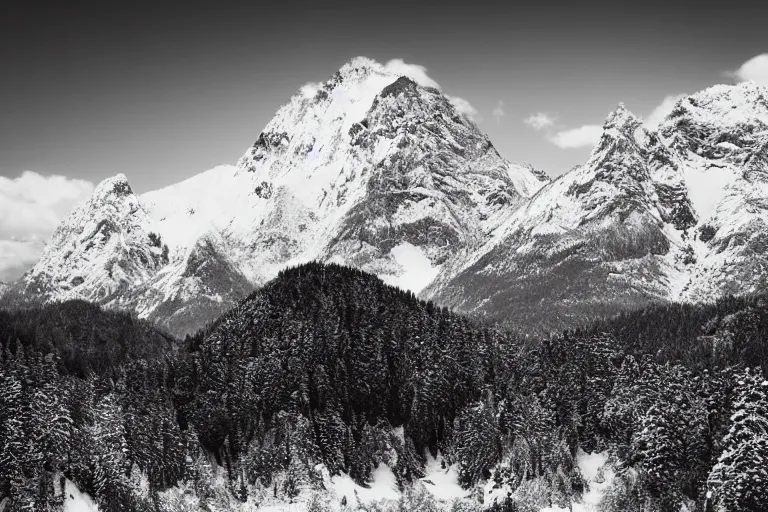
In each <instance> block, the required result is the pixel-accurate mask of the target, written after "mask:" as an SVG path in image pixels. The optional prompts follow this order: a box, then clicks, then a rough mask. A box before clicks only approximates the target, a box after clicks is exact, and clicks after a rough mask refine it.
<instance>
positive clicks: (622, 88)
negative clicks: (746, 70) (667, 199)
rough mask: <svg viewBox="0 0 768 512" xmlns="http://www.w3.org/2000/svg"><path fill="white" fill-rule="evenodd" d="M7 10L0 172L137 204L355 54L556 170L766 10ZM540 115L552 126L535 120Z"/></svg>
mask: <svg viewBox="0 0 768 512" xmlns="http://www.w3.org/2000/svg"><path fill="white" fill-rule="evenodd" d="M13 3H14V4H15V5H11V6H8V5H6V4H4V5H3V7H0V20H2V21H1V22H0V94H1V96H0V176H6V177H11V178H12V177H15V176H18V175H19V174H20V173H21V172H22V171H24V170H31V171H35V172H37V173H41V174H43V175H48V174H61V175H65V176H68V177H72V178H82V179H86V180H89V181H92V182H97V181H99V180H101V179H103V178H105V177H108V176H111V175H114V174H116V173H118V172H123V173H125V174H126V175H127V176H128V178H129V180H130V181H131V183H132V184H133V186H134V188H135V189H136V190H137V191H139V192H144V191H147V190H151V189H153V188H157V187H159V186H163V185H167V184H170V183H174V182H176V181H179V180H181V179H183V178H186V177H189V176H192V175H194V174H197V173H199V172H202V171H204V170H206V169H208V168H210V167H212V166H214V165H216V164H219V163H234V162H235V161H236V160H237V158H238V157H239V156H240V155H241V154H242V153H243V152H244V151H245V149H246V148H247V147H248V146H249V145H250V144H251V143H252V142H253V141H254V140H255V139H256V137H257V136H258V134H259V132H260V131H261V129H262V128H263V126H264V125H265V124H266V123H267V122H268V121H269V119H270V118H271V117H272V115H273V114H274V112H275V111H276V110H277V108H278V107H279V106H280V105H282V104H283V103H285V102H286V101H287V100H288V99H289V97H290V96H291V95H292V94H293V93H295V92H296V91H297V90H298V88H299V87H300V86H301V85H302V84H304V83H305V82H309V81H322V80H325V79H327V78H328V77H330V75H331V74H333V72H334V71H335V70H336V69H338V68H339V67H341V65H342V64H344V62H346V61H347V60H349V59H350V58H352V57H354V56H357V55H365V56H368V57H371V58H374V59H376V60H379V61H380V62H385V61H388V60H389V59H393V58H402V59H404V60H405V61H406V62H409V63H414V64H420V65H423V66H426V67H427V68H428V69H429V75H430V76H431V77H432V78H434V79H435V80H437V81H438V82H439V83H440V84H441V86H442V88H443V89H444V90H445V91H446V92H447V93H448V94H451V95H455V96H460V97H462V98H464V99H466V100H468V101H469V102H470V103H471V104H472V105H473V106H474V107H475V108H476V109H477V110H478V112H479V113H478V116H479V118H480V120H479V124H480V126H481V128H482V129H484V130H485V131H486V132H487V133H488V134H489V135H490V136H491V139H492V140H493V141H494V143H495V145H496V146H497V147H498V148H499V150H500V151H501V152H502V153H503V154H504V155H505V156H507V157H508V158H510V159H512V160H516V161H523V162H530V163H532V164H534V165H535V166H536V167H538V168H542V169H544V170H546V171H548V172H550V173H551V174H559V173H561V172H563V171H565V170H566V169H568V168H569V167H571V166H572V165H575V164H577V163H580V162H583V161H584V159H585V158H586V156H587V155H588V152H589V150H588V148H580V149H561V148H559V147H557V146H556V145H554V144H552V143H551V142H550V141H549V140H547V138H548V137H550V138H551V136H552V135H553V134H554V133H555V132H556V131H558V130H567V129H572V128H578V127H580V126H582V125H592V124H600V123H602V120H603V119H604V117H605V115H606V114H607V113H608V112H609V111H611V110H612V109H613V108H615V106H616V104H617V103H618V102H619V101H624V102H625V103H626V104H627V106H628V108H630V110H633V111H634V112H636V113H637V114H640V115H646V114H648V113H650V112H651V111H652V110H653V108H654V107H655V106H656V105H658V104H659V103H660V102H661V101H662V100H663V99H664V98H665V97H667V96H670V95H676V94H680V93H692V92H695V91H697V90H700V89H702V88H705V87H707V86H709V85H712V84H714V83H718V82H724V81H726V82H727V81H728V78H726V77H725V76H724V75H723V73H724V72H727V71H729V70H735V69H736V68H738V67H739V66H740V65H741V64H742V63H743V62H745V61H746V60H748V59H750V58H752V57H754V56H755V55H758V54H760V53H763V52H766V51H768V24H767V20H768V1H766V0H759V1H751V2H750V1H747V2H739V1H736V2H734V1H729V2H717V3H715V2H709V1H707V0H702V1H698V2H687V4H688V5H684V4H682V3H681V4H675V2H670V1H667V2H663V3H654V2H631V5H625V4H626V3H625V2H620V1H614V2H605V3H602V4H600V3H591V4H579V3H577V2H568V3H565V2H546V1H538V2H514V1H512V0H509V1H507V2H506V4H508V5H506V6H497V5H494V4H496V2H494V3H483V2H480V1H465V2H462V3H461V5H460V6H458V7H453V6H451V5H450V4H449V3H447V2H441V3H435V4H433V5H429V6H423V7H422V6H420V7H416V6H414V5H409V4H408V3H403V4H398V3H397V2H392V1H382V2H376V4H375V6H374V5H369V4H372V2H365V1H360V2H356V3H354V4H352V3H350V4H347V5H342V4H338V3H337V4H333V3H331V2H326V1H319V2H315V3H313V4H311V5H310V6H307V5H305V4H303V3H296V2H290V1H280V0H274V1H269V2H262V1H256V0H254V1H251V2H248V3H243V4H229V3H226V2H207V3H194V2H183V3H182V2H179V3H175V4H163V6H157V5H154V6H153V5H152V4H146V5H144V4H139V3H129V2H121V3H120V4H119V5H116V2H111V1H103V2H99V3H89V4H85V3H77V2H58V3H56V4H54V3H42V2H35V1H33V0H22V1H17V2H13ZM500 102H503V105H502V109H501V110H503V112H504V115H503V116H501V115H497V116H494V115H493V114H492V112H493V110H494V108H496V107H498V106H499V105H500ZM536 112H543V113H546V114H548V115H549V116H550V117H551V118H555V119H556V121H555V123H554V124H553V125H552V126H550V127H547V128H543V129H542V130H540V131H536V130H534V129H532V128H531V127H530V126H527V125H526V124H525V123H523V119H525V118H526V117H528V116H529V115H531V114H533V113H536ZM497 114H500V111H497Z"/></svg>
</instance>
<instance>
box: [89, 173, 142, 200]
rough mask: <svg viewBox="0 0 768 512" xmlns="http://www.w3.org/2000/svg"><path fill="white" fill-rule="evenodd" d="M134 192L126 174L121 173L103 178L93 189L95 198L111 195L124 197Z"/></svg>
mask: <svg viewBox="0 0 768 512" xmlns="http://www.w3.org/2000/svg"><path fill="white" fill-rule="evenodd" d="M132 194H133V189H132V188H131V185H130V184H129V183H128V178H127V177H126V176H125V174H123V173H120V174H116V175H115V176H112V177H111V178H107V179H105V180H103V181H102V182H101V183H99V184H98V185H97V186H96V189H95V190H94V191H93V197H94V198H107V197H110V196H115V197H124V196H129V195H132Z"/></svg>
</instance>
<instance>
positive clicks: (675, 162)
mask: <svg viewBox="0 0 768 512" xmlns="http://www.w3.org/2000/svg"><path fill="white" fill-rule="evenodd" d="M766 98H768V92H766V89H765V88H762V87H760V86H757V85H755V84H753V83H745V84H740V85H738V86H716V87H713V88H710V89H707V90H705V91H703V92H701V93H698V94H695V95H693V96H690V97H687V98H683V99H682V100H680V102H679V103H678V105H677V107H676V108H675V109H674V111H673V112H672V113H671V114H670V116H669V117H668V118H667V119H666V120H665V121H664V122H663V123H662V125H661V128H660V130H659V131H658V132H653V131H648V130H646V129H645V128H644V127H643V126H642V122H641V121H640V120H639V119H638V118H637V117H635V116H634V115H632V114H631V113H630V112H628V111H627V110H626V108H624V106H623V105H620V106H619V108H618V109H617V110H616V111H615V112H614V113H612V114H611V115H610V116H608V118H607V119H606V122H605V125H604V127H603V134H602V137H601V139H600V141H599V142H598V144H597V145H596V146H595V148H594V149H593V151H592V154H591V156H590V158H589V160H588V161H587V162H586V163H585V164H584V165H582V166H579V167H577V168H574V169H573V170H571V171H570V172H568V173H566V174H565V175H563V176H561V177H560V178H559V179H557V180H555V181H554V182H552V183H550V184H549V185H547V186H545V187H544V188H542V189H541V190H540V191H539V192H538V193H537V194H535V195H534V196H533V197H532V199H531V200H530V201H529V202H528V204H527V205H526V206H525V207H523V208H521V209H519V210H518V211H517V212H516V213H515V214H513V215H512V216H511V217H510V218H509V219H508V220H507V221H506V222H505V223H503V224H502V225H501V226H500V227H499V228H498V229H496V230H495V232H494V233H493V236H492V237H491V238H490V239H489V240H488V242H487V243H486V244H485V245H484V246H483V247H482V248H480V249H478V250H477V251H475V252H474V253H472V254H470V255H469V256H468V257H467V258H466V259H464V260H463V261H460V262H458V263H457V265H456V267H455V268H454V269H452V270H453V271H452V272H444V273H443V274H442V275H441V276H440V277H438V279H437V280H436V281H435V282H433V283H432V284H431V285H430V287H429V288H428V289H427V290H426V291H425V294H426V295H428V296H431V297H434V298H436V299H437V300H438V302H441V303H443V304H447V305H451V306H454V307H457V308H459V309H461V310H464V311H468V312H475V313H480V314H487V315H490V316H492V317H496V318H500V317H504V318H505V319H507V320H509V321H510V323H514V324H518V325H524V326H525V327H526V328H531V327H532V328H534V329H543V330H550V329H560V328H562V327H565V326H572V325H574V324H576V323H579V322H580V321H581V320H585V319H589V318H594V317H596V316H600V315H604V314H610V313H613V312H616V311H619V310H622V309H627V308H632V307H635V306H638V305H640V304H643V303H646V302H648V301H659V300H693V301H711V300H714V299H715V298H717V297H718V296H721V295H723V294H727V293H735V294H740V293H750V292H753V291H758V290H761V289H764V288H765V278H766V270H768V266H766V263H767V262H766V257H765V248H766V247H767V246H766V241H768V238H766V237H767V236H768V224H766V220H768V219H766V216H765V215H766V206H768V188H766V181H765V178H766V173H767V172H768V153H766V151H768V131H767V129H766V124H765V121H766V113H767V112H768V108H767V105H768V103H767V102H766V101H767V100H766Z"/></svg>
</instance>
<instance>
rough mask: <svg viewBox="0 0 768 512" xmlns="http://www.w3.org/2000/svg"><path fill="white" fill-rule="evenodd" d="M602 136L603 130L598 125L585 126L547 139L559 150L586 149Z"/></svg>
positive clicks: (564, 131) (558, 133)
mask: <svg viewBox="0 0 768 512" xmlns="http://www.w3.org/2000/svg"><path fill="white" fill-rule="evenodd" d="M602 134H603V128H602V127H601V126H600V125H597V124H585V125H584V126H580V127H579V128H573V129H571V130H563V131H561V132H557V133H556V134H554V135H552V136H550V137H548V139H549V141H550V142H551V143H552V144H554V145H555V146H557V147H559V148H561V149H575V148H586V147H592V146H594V145H595V144H596V143H597V141H599V140H600V136H601V135H602Z"/></svg>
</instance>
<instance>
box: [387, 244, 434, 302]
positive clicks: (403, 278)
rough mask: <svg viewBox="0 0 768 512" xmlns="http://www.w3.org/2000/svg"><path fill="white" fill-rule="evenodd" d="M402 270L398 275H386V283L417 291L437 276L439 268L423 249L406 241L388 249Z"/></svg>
mask: <svg viewBox="0 0 768 512" xmlns="http://www.w3.org/2000/svg"><path fill="white" fill-rule="evenodd" d="M390 252H391V254H392V256H393V257H394V259H395V262H396V263H397V265H399V266H400V267H401V268H402V269H403V270H402V273H401V274H399V275H393V276H386V277H385V278H384V281H385V282H386V283H387V284H391V285H394V286H397V287H398V288H402V289H403V290H410V291H412V292H413V293H419V292H420V291H421V290H423V289H424V287H425V286H427V285H428V284H429V283H431V282H432V280H433V279H434V278H435V277H436V276H437V274H438V272H439V270H438V269H437V268H435V267H434V266H433V265H432V262H431V261H430V260H429V258H428V257H427V255H426V254H424V251H423V250H422V249H421V248H419V247H416V246H415V245H413V244H410V243H408V242H402V243H400V244H399V245H396V246H395V247H393V248H392V250H391V251H390Z"/></svg>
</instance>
